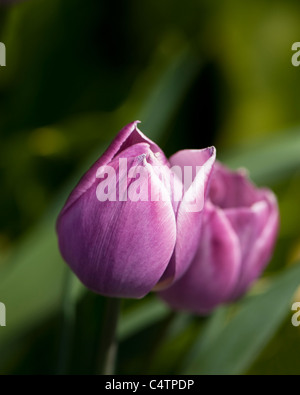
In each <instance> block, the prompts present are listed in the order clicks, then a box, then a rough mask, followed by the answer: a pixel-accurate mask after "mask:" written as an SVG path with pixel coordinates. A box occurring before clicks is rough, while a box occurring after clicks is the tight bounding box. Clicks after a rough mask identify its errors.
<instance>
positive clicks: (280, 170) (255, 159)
mask: <svg viewBox="0 0 300 395" xmlns="http://www.w3.org/2000/svg"><path fill="white" fill-rule="evenodd" d="M220 157H221V159H222V160H223V161H224V162H225V163H226V164H227V165H228V166H229V167H231V168H233V169H236V168H239V167H245V168H246V169H248V170H249V172H250V176H251V178H252V179H253V180H254V181H255V182H257V183H259V184H264V183H266V184H270V183H273V182H277V181H281V180H282V179H284V178H285V177H286V176H287V175H290V174H291V172H293V171H295V170H296V169H299V167H300V133H299V128H296V129H292V130H287V131H284V132H282V133H281V134H280V135H277V136H276V137H273V138H272V140H270V138H268V139H267V140H263V141H259V142H256V143H251V144H250V145H248V146H247V147H241V148H235V149H234V150H232V151H230V152H225V153H224V154H223V155H221V156H220Z"/></svg>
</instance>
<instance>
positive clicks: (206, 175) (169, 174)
mask: <svg viewBox="0 0 300 395" xmlns="http://www.w3.org/2000/svg"><path fill="white" fill-rule="evenodd" d="M137 124H138V122H137V121H136V122H133V123H131V124H129V125H128V126H126V127H125V128H124V129H122V130H121V131H120V133H119V134H118V135H117V136H116V138H115V139H114V141H113V142H112V144H111V145H110V147H109V148H108V149H107V151H106V152H105V153H104V154H103V155H102V156H101V157H100V158H99V159H98V161H97V162H96V163H95V164H94V165H93V166H92V167H91V168H90V170H88V172H87V173H86V174H85V175H84V176H83V178H82V179H81V181H80V182H79V184H78V185H77V187H76V188H75V189H74V190H73V192H72V193H71V195H70V197H69V198H68V200H67V202H66V204H65V206H64V208H63V209H62V211H61V213H60V215H59V218H58V221H57V233H58V239H59V247H60V251H61V254H62V256H63V257H64V259H65V261H66V262H67V263H68V264H69V266H70V267H71V269H72V270H73V271H74V272H75V274H76V275H77V276H78V277H79V279H80V280H81V281H82V282H83V284H85V285H86V286H87V287H88V288H90V289H91V290H93V291H95V292H96V293H100V294H103V295H106V296H112V297H131V298H140V297H143V296H144V295H146V294H147V293H148V292H149V291H151V290H152V289H156V290H160V289H164V288H165V287H167V286H169V285H170V284H172V283H173V282H174V281H175V280H177V279H178V278H180V277H181V276H182V275H183V274H184V272H185V271H186V269H187V267H188V265H189V264H190V263H191V261H192V259H193V257H194V254H195V253H196V250H197V245H198V240H199V237H200V232H201V222H202V214H203V205H204V197H205V194H206V191H207V189H208V188H207V187H208V182H209V179H210V175H211V172H212V168H213V165H214V162H215V149H214V148H207V149H204V150H191V151H188V150H186V151H180V152H178V153H177V154H175V155H174V156H172V157H171V158H170V161H168V160H167V158H166V157H165V155H164V153H163V151H162V150H161V149H160V148H159V147H158V146H157V145H156V144H155V143H153V142H152V141H151V140H149V139H148V138H147V137H146V136H145V135H144V134H143V133H142V132H140V130H139V129H138V128H137ZM171 166H172V168H171ZM173 166H176V168H173ZM184 166H187V167H189V166H190V167H192V169H193V175H192V178H191V180H190V182H189V183H188V184H186V183H184V184H183V181H182V179H180V177H179V175H180V172H181V170H182V169H183V167H184ZM196 166H198V167H199V169H201V171H198V172H197V169H198V168H197V169H196ZM195 169H196V170H195ZM166 180H171V181H170V183H167V182H166ZM180 192H182V198H181V199H177V197H178V196H179V195H180ZM150 193H151V198H150V197H149V195H150ZM198 196H202V198H203V199H202V200H203V201H202V206H201V204H200V205H199V207H198V209H197V210H191V204H192V202H193V200H196V201H197V197H198ZM198 203H199V202H198ZM200 203H201V201H200Z"/></svg>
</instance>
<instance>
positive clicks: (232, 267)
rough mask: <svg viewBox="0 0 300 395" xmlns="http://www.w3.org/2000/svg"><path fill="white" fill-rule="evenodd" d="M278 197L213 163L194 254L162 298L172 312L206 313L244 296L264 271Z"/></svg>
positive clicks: (271, 245)
mask: <svg viewBox="0 0 300 395" xmlns="http://www.w3.org/2000/svg"><path fill="white" fill-rule="evenodd" d="M278 224H279V212H278V206H277V201H276V197H275V196H274V194H273V193H272V192H271V191H270V190H268V189H258V188H256V187H255V186H254V185H253V184H251V183H250V181H249V180H248V179H247V177H246V174H245V171H243V170H240V171H237V172H231V171H230V170H228V169H226V168H225V167H223V166H222V165H221V164H220V163H216V164H215V166H214V171H213V175H212V179H211V185H210V190H209V195H208V199H207V201H206V204H205V210H204V217H203V227H202V234H201V237H200V239H199V246H198V251H197V253H196V255H195V257H194V259H193V262H192V263H191V265H190V267H189V269H188V270H187V271H186V273H185V274H184V276H183V277H182V278H181V279H179V280H178V281H177V282H176V283H175V284H174V285H172V286H171V287H170V288H168V289H167V290H164V291H162V292H161V293H160V296H161V297H162V298H163V299H164V300H165V301H166V302H167V303H169V304H170V305H171V306H172V307H173V308H174V309H179V310H188V311H192V312H194V313H197V314H207V313H209V312H210V311H211V310H213V309H214V308H215V307H217V306H218V305H220V304H223V303H227V302H231V301H234V300H236V299H237V298H239V297H240V296H242V295H243V294H244V293H245V292H246V291H247V290H248V288H249V287H250V285H251V284H252V283H253V281H254V280H255V279H256V278H257V277H258V276H259V275H260V274H261V273H262V271H263V269H264V268H265V266H266V264H267V263H268V262H269V260H270V258H271V254H272V251H273V248H274V244H275V241H276V236H277V232H278Z"/></svg>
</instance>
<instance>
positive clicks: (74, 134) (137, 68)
mask: <svg viewBox="0 0 300 395" xmlns="http://www.w3.org/2000/svg"><path fill="white" fill-rule="evenodd" d="M299 19H300V4H299V2H297V1H296V0H288V1H283V0H275V1H273V2H272V5H270V2H269V1H267V0H260V1H258V0H254V1H252V2H240V1H237V0H229V1H227V2H219V1H216V0H210V1H208V0H190V1H189V2H185V3H182V2H180V1H179V0H172V1H171V0H165V1H164V2H159V1H156V0H143V1H142V2H141V1H137V0H127V1H124V0H120V1H119V2H118V6H117V7H116V5H115V3H113V2H110V1H108V0H86V1H85V2H83V1H81V0H42V1H41V0H28V1H24V2H21V3H19V4H16V5H14V6H11V7H9V6H6V7H4V6H0V41H1V42H4V43H5V45H6V48H7V67H5V68H4V67H1V69H0V138H1V140H0V141H1V143H0V185H1V194H0V204H1V221H0V301H1V302H3V303H5V304H6V307H7V327H1V328H0V373H9V374H16V373H21V374H33V373H40V374H42V373H50V374H51V373H53V374H54V373H64V372H66V373H77V374H84V373H96V371H97V370H96V365H97V348H98V346H99V344H98V343H99V334H100V332H101V324H102V321H101V319H102V313H103V303H104V301H103V298H101V297H99V296H96V295H93V294H91V293H90V292H87V291H85V290H83V288H82V286H81V285H80V284H79V283H78V282H77V280H76V279H74V278H73V277H71V278H69V280H68V281H66V279H67V278H68V276H69V277H70V274H69V272H68V269H67V268H66V267H65V265H64V263H63V261H62V259H61V257H60V255H59V252H58V248H57V241H56V235H55V219H56V216H57V214H58V212H59V210H60V208H61V207H62V205H63V203H64V201H65V199H66V197H67V195H68V193H69V192H70V190H71V188H72V187H73V186H74V185H75V183H76V182H77V180H78V179H79V177H80V176H81V175H82V173H83V172H84V171H85V169H87V168H88V166H89V165H90V164H91V163H92V162H93V161H94V160H95V158H97V157H98V156H99V155H101V153H102V152H103V150H104V149H105V148H106V146H107V145H108V144H109V142H110V141H111V139H112V138H113V137H114V135H115V134H116V132H117V131H118V130H120V129H121V127H123V126H124V125H125V124H127V123H129V122H131V121H133V120H135V119H140V120H141V121H142V124H141V130H143V131H144V132H145V133H146V134H147V135H148V136H149V137H150V138H152V139H154V140H155V141H157V142H158V143H159V144H160V145H161V146H162V148H163V149H164V150H165V151H166V153H167V154H168V155H171V154H172V153H174V152H175V151H176V150H179V149H183V148H200V147H205V146H208V145H212V144H214V145H215V146H216V147H217V151H218V157H219V158H221V159H222V160H224V161H225V162H226V163H227V164H228V165H230V166H231V167H233V168H236V167H240V166H243V167H246V168H248V169H249V171H250V175H251V177H252V178H253V180H254V181H255V182H257V183H258V184H259V185H266V186H269V187H271V188H272V189H274V191H275V192H276V193H277V196H278V199H279V205H280V211H281V231H280V237H279V240H278V244H277V248H276V251H275V254H274V257H273V260H272V262H271V264H270V265H269V267H268V269H267V271H266V274H265V276H264V277H263V278H262V279H261V280H259V281H258V282H257V284H256V285H255V287H254V288H253V289H252V290H251V292H250V294H249V295H247V296H246V297H245V298H244V300H242V301H240V302H238V303H237V304H235V305H233V306H229V307H221V308H220V309H219V310H217V311H216V312H215V313H214V314H212V316H211V317H209V318H201V317H193V316H191V315H189V314H185V313H179V314H175V313H173V312H170V311H169V309H168V308H167V307H166V306H165V305H163V304H162V302H160V301H158V300H157V299H156V297H155V295H149V296H147V297H146V298H144V299H143V300H141V301H124V302H123V308H122V316H121V322H120V327H119V332H118V336H119V339H120V353H119V359H118V371H119V372H120V373H124V374H129V373H148V372H149V373H174V374H175V373H181V372H193V373H199V374H201V373H209V374H211V373H226V374H234V373H239V374H241V373H249V374H289V373H290V374H299V373H300V364H299V357H298V356H299V351H300V332H299V328H294V327H292V325H291V323H290V314H291V313H290V307H291V303H290V300H291V298H292V295H293V294H295V291H296V289H297V287H298V286H300V274H299V267H298V266H297V265H294V266H293V265H292V263H293V262H296V261H299V259H300V227H299V223H300V210H299V201H300V137H299V136H300V115H299V114H300V113H299V105H300V103H299V89H298V87H299V84H300V69H298V68H295V67H293V66H292V64H291V55H292V52H291V46H292V43H293V42H295V41H299V37H300V23H299ZM290 266H292V267H290ZM274 274H276V277H275V279H274V280H273V275H274ZM68 282H69V284H68ZM298 295H299V294H298ZM297 298H298V299H297ZM294 299H295V300H298V301H299V300H300V296H297V294H296V296H294ZM256 331H257V332H256ZM224 339H226V341H225V340H224ZM193 350H194V352H193ZM217 362H218V363H217Z"/></svg>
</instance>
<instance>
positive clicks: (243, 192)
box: [209, 162, 262, 209]
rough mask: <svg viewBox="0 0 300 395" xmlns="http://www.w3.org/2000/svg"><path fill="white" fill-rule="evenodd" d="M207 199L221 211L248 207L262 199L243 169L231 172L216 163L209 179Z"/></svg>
mask: <svg viewBox="0 0 300 395" xmlns="http://www.w3.org/2000/svg"><path fill="white" fill-rule="evenodd" d="M209 198H210V200H211V201H212V202H213V204H214V205H215V206H218V207H221V208H223V209H227V208H237V207H250V206H251V205H252V204H254V203H255V202H257V201H260V200H261V198H262V193H261V190H260V189H258V188H256V187H255V186H254V185H253V184H252V183H251V181H250V180H249V179H248V178H247V173H246V171H245V170H244V169H240V170H238V171H231V170H229V169H228V168H226V167H225V166H223V165H222V164H221V163H220V162H216V164H215V168H214V172H213V176H212V178H211V184H210V191H209Z"/></svg>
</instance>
